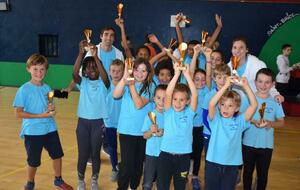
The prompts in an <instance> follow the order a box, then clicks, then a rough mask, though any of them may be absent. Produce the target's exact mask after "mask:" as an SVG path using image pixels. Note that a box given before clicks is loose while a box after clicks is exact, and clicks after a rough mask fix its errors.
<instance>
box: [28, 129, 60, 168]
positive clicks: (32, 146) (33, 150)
mask: <svg viewBox="0 0 300 190" xmlns="http://www.w3.org/2000/svg"><path fill="white" fill-rule="evenodd" d="M24 144H25V148H26V152H27V163H28V165H29V166H31V167H38V166H39V165H41V156H42V150H43V148H45V149H46V150H47V151H48V154H49V156H50V157H51V158H52V159H53V160H54V159H58V158H61V157H63V156H64V153H63V150H62V146H61V144H60V140H59V136H58V133H57V131H54V132H51V133H48V134H46V135H25V141H24Z"/></svg>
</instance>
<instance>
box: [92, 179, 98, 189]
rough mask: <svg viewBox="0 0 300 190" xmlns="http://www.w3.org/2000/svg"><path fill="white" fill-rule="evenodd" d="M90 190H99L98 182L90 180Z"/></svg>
mask: <svg viewBox="0 0 300 190" xmlns="http://www.w3.org/2000/svg"><path fill="white" fill-rule="evenodd" d="M91 190H99V185H98V180H95V179H92V183H91Z"/></svg>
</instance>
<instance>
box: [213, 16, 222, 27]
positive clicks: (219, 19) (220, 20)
mask: <svg viewBox="0 0 300 190" xmlns="http://www.w3.org/2000/svg"><path fill="white" fill-rule="evenodd" d="M215 19H216V23H217V25H218V26H219V27H222V26H223V24H222V17H221V16H219V15H218V14H216V16H215Z"/></svg>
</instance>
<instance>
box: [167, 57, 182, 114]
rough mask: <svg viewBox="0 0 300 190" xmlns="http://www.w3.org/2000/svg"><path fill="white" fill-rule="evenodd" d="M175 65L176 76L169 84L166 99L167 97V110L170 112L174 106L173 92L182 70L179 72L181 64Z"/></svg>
mask: <svg viewBox="0 0 300 190" xmlns="http://www.w3.org/2000/svg"><path fill="white" fill-rule="evenodd" d="M173 65H174V72H175V73H174V76H173V78H172V80H171V81H170V83H169V84H168V87H167V90H166V97H165V104H164V107H165V110H168V109H169V108H170V107H171V105H172V96H173V91H174V88H175V85H176V83H177V81H178V78H179V76H180V70H179V63H177V62H176V63H175V64H173Z"/></svg>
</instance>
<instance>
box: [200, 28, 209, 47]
mask: <svg viewBox="0 0 300 190" xmlns="http://www.w3.org/2000/svg"><path fill="white" fill-rule="evenodd" d="M207 37H208V32H206V31H202V39H201V45H202V47H204V46H205V43H206V41H207Z"/></svg>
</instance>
